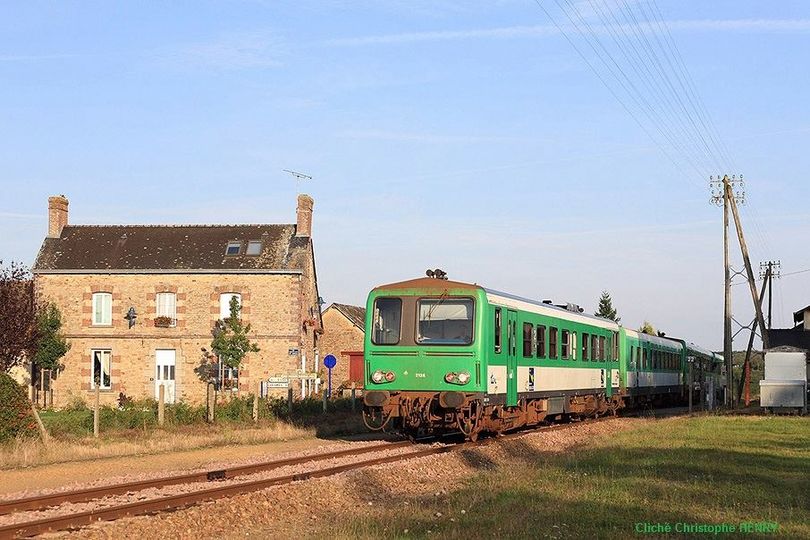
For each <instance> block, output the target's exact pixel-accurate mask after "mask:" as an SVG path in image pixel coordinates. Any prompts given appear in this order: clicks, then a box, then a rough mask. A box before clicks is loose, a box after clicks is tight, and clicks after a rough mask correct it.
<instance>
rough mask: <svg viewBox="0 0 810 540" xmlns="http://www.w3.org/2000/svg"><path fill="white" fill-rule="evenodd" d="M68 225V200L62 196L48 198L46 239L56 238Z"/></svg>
mask: <svg viewBox="0 0 810 540" xmlns="http://www.w3.org/2000/svg"><path fill="white" fill-rule="evenodd" d="M67 224H68V200H67V198H66V197H65V196H64V195H57V196H55V197H48V237H50V238H58V237H59V236H60V235H61V234H62V228H63V227H64V226H65V225H67Z"/></svg>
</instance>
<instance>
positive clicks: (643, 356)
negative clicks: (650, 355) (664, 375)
mask: <svg viewBox="0 0 810 540" xmlns="http://www.w3.org/2000/svg"><path fill="white" fill-rule="evenodd" d="M641 369H644V370H646V369H647V349H644V348H642V349H641Z"/></svg>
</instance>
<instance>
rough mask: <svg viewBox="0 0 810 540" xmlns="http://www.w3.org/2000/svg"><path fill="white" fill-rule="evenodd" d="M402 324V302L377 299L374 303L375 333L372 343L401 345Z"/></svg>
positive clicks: (390, 299)
mask: <svg viewBox="0 0 810 540" xmlns="http://www.w3.org/2000/svg"><path fill="white" fill-rule="evenodd" d="M401 323H402V300H401V299H399V298H377V300H375V301H374V332H373V333H372V335H371V341H372V342H373V343H374V344H375V345H396V344H397V343H399V334H400V327H401V325H402V324H401Z"/></svg>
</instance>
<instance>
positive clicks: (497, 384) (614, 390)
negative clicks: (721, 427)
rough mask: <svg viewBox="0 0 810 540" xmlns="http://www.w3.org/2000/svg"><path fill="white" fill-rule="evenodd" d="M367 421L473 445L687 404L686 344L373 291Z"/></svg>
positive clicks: (451, 297)
mask: <svg viewBox="0 0 810 540" xmlns="http://www.w3.org/2000/svg"><path fill="white" fill-rule="evenodd" d="M366 317H367V320H366V328H367V331H366V337H365V348H364V349H365V353H364V355H365V363H366V371H365V373H366V379H367V380H366V385H365V386H366V392H365V396H364V418H365V420H366V423H367V425H368V426H369V427H370V428H372V429H383V428H386V427H390V428H393V429H396V430H400V431H402V432H405V433H407V434H410V435H418V434H420V433H440V432H445V431H458V430H461V431H462V432H464V433H465V434H466V435H467V436H469V437H470V438H476V437H477V436H478V434H479V433H481V432H483V431H490V432H502V431H505V430H508V429H514V428H517V427H520V426H523V425H530V424H536V423H539V422H542V421H544V420H552V419H562V418H568V417H586V416H597V415H601V414H606V413H615V412H616V411H617V410H618V409H620V408H622V407H624V406H625V405H626V404H627V403H634V404H635V403H639V402H651V403H657V402H660V401H675V400H677V399H680V398H683V396H684V395H685V391H686V389H685V388H684V384H685V379H684V374H685V365H686V364H685V362H686V353H687V348H686V345H685V343H684V342H682V341H678V340H672V339H666V338H662V337H657V336H649V335H646V334H640V333H638V332H636V331H634V330H630V329H626V328H624V327H622V326H620V325H619V324H617V323H615V322H614V321H611V320H608V319H604V318H600V317H595V316H592V315H587V314H585V313H583V312H582V309H580V308H578V307H577V306H574V305H571V304H567V305H563V306H559V305H553V304H551V303H550V302H548V301H545V302H541V301H536V300H530V299H527V298H521V297H518V296H515V295H511V294H507V293H502V292H498V291H495V290H492V289H487V288H484V287H481V286H479V285H477V284H469V283H462V282H456V281H448V280H446V279H436V278H430V277H428V278H421V279H415V280H410V281H404V282H401V283H393V284H389V285H384V286H380V287H377V288H375V289H374V290H373V291H371V293H370V294H369V298H368V304H367V310H366Z"/></svg>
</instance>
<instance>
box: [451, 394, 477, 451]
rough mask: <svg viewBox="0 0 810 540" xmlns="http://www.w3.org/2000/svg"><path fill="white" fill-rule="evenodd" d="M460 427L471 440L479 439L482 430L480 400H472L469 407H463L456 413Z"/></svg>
mask: <svg viewBox="0 0 810 540" xmlns="http://www.w3.org/2000/svg"><path fill="white" fill-rule="evenodd" d="M456 423H457V424H458V429H459V430H460V431H461V433H463V434H464V436H465V437H466V438H468V439H470V440H471V441H475V440H477V439H478V434H479V433H480V431H481V405H480V403H479V402H478V401H471V402H470V407H469V409H462V410H461V411H458V412H457V413H456Z"/></svg>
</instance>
